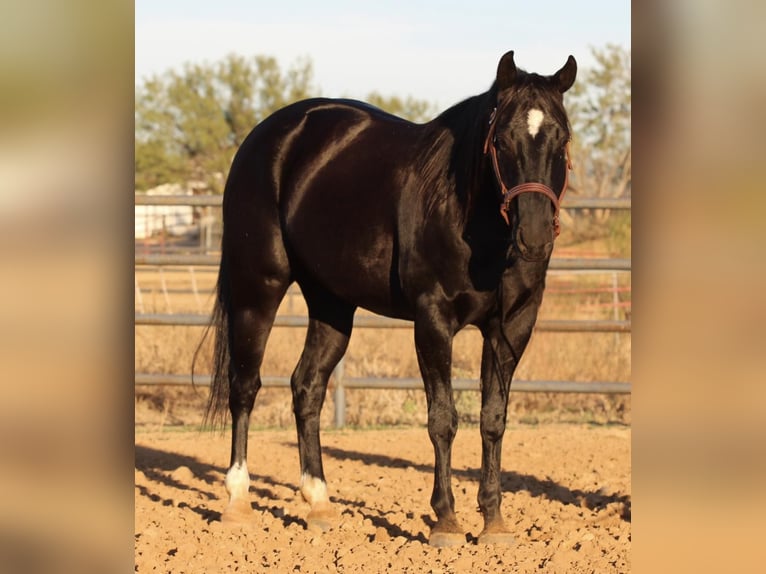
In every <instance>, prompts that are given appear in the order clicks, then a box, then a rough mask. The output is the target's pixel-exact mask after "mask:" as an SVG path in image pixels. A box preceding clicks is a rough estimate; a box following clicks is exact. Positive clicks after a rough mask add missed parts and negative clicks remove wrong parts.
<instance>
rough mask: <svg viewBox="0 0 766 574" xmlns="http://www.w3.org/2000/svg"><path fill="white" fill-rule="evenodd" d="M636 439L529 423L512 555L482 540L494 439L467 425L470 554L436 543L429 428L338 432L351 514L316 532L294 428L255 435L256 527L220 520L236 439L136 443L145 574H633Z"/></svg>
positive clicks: (342, 498)
mask: <svg viewBox="0 0 766 574" xmlns="http://www.w3.org/2000/svg"><path fill="white" fill-rule="evenodd" d="M630 437H631V431H630V428H629V427H625V426H585V425H519V426H515V427H510V428H509V429H508V431H507V433H506V438H505V441H504V446H503V469H504V472H503V476H502V485H503V491H504V497H503V514H504V516H505V518H506V523H507V524H508V526H510V527H511V529H512V531H513V533H514V536H515V538H516V541H515V544H514V545H512V546H502V547H498V546H483V545H478V544H477V543H476V536H477V535H478V533H479V532H480V531H481V528H482V520H481V515H480V514H479V512H478V508H477V503H476V495H477V492H478V479H479V466H480V452H481V446H480V440H479V430H478V428H475V427H474V428H461V429H460V431H459V432H458V435H457V438H456V440H455V445H454V450H453V490H454V494H455V499H456V509H457V514H458V518H459V520H460V521H461V523H462V525H463V527H464V529H465V531H466V543H465V545H463V546H458V547H450V548H432V547H430V546H428V544H427V537H428V532H429V527H430V525H431V524H432V523H433V516H434V514H433V511H432V510H431V508H430V506H429V498H430V495H431V487H432V476H433V474H432V472H433V471H432V468H433V466H432V465H433V450H432V448H431V444H430V442H429V439H428V433H427V431H426V429H425V428H409V429H389V430H364V431H352V430H343V431H335V430H327V431H324V432H323V435H322V443H323V452H324V464H325V473H326V475H327V478H328V481H329V485H328V486H329V490H330V497H331V500H332V501H333V502H335V503H336V507H337V510H338V512H339V514H340V523H339V526H338V527H337V528H336V529H335V530H333V531H331V532H328V533H324V534H315V533H313V532H311V531H309V530H307V529H306V523H305V520H304V519H305V516H306V514H307V513H308V504H307V503H305V502H304V501H303V499H302V498H301V495H300V494H299V493H298V490H297V487H298V480H299V467H298V452H297V445H296V439H295V433H294V431H282V430H280V431H255V432H251V434H250V448H249V470H250V475H251V486H250V496H251V504H252V507H253V516H252V520H251V521H250V523H248V524H247V525H245V526H236V527H232V526H229V525H226V524H222V523H221V522H220V513H221V511H222V510H223V508H224V506H225V503H226V492H225V490H224V486H223V478H224V473H225V472H226V465H227V463H228V456H229V439H228V435H221V434H218V433H208V432H198V431H196V430H194V431H166V432H162V433H160V432H154V431H153V432H148V431H142V430H138V431H137V433H136V455H135V458H136V462H135V564H136V568H135V570H136V572H174V573H183V572H205V573H208V572H340V573H344V572H364V573H365V574H372V573H375V572H432V573H442V574H446V573H452V572H472V573H476V572H500V571H507V572H562V573H564V572H566V573H579V572H587V573H591V572H597V573H604V572H629V571H630V565H631V560H630V545H631V487H630V473H631V459H630Z"/></svg>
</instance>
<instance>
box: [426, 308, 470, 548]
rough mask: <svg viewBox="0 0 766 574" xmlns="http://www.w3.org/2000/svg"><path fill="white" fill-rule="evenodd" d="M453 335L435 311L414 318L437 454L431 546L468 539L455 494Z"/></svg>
mask: <svg viewBox="0 0 766 574" xmlns="http://www.w3.org/2000/svg"><path fill="white" fill-rule="evenodd" d="M452 337H453V333H452V331H451V329H450V327H449V323H448V321H446V320H444V319H442V318H438V317H435V316H434V314H433V313H428V314H427V316H426V318H423V319H419V320H416V321H415V348H416V350H417V356H418V364H419V366H420V371H421V374H422V376H423V382H424V385H425V390H426V399H427V402H428V436H429V437H430V439H431V443H432V444H433V447H434V455H435V463H434V488H433V494H432V495H431V507H432V508H433V509H434V512H435V513H436V524H435V525H434V527H433V528H432V529H431V535H430V536H429V539H428V542H429V544H431V546H454V545H457V544H464V543H465V541H466V538H465V533H464V531H463V529H462V528H461V527H460V524H459V523H458V520H457V516H456V514H455V497H454V495H453V494H452V479H451V475H452V442H453V440H454V439H455V434H456V433H457V424H458V421H457V411H456V409H455V404H454V401H453V398H452V381H451V372H450V371H451V367H452Z"/></svg>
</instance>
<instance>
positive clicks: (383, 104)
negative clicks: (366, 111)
mask: <svg viewBox="0 0 766 574" xmlns="http://www.w3.org/2000/svg"><path fill="white" fill-rule="evenodd" d="M367 102H368V103H370V104H372V105H373V106H377V107H379V108H380V109H382V110H385V111H387V112H389V113H392V114H395V115H397V116H401V117H403V118H405V119H408V120H410V121H412V122H426V121H428V120H430V119H432V118H433V117H434V116H435V115H436V106H435V105H434V104H432V103H430V102H427V101H425V100H418V99H415V98H413V97H412V96H407V97H406V98H405V99H402V98H400V97H399V96H388V97H386V96H383V95H381V94H380V93H379V92H371V93H370V94H368V96H367Z"/></svg>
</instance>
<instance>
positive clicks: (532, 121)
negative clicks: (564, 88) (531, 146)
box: [527, 108, 543, 137]
mask: <svg viewBox="0 0 766 574" xmlns="http://www.w3.org/2000/svg"><path fill="white" fill-rule="evenodd" d="M541 123H543V112H541V111H540V110H538V109H536V108H535V109H531V110H529V112H527V127H528V128H529V135H531V136H532V137H535V136H536V135H537V132H539V131H540V124H541Z"/></svg>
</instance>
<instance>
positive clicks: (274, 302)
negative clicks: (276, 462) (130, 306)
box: [221, 285, 286, 523]
mask: <svg viewBox="0 0 766 574" xmlns="http://www.w3.org/2000/svg"><path fill="white" fill-rule="evenodd" d="M285 291H286V285H280V286H279V287H278V288H275V289H271V290H270V292H265V291H264V290H262V291H261V293H260V295H261V296H260V297H258V298H257V299H258V301H259V304H258V305H257V306H248V307H243V308H241V309H238V310H236V311H234V312H232V313H231V315H230V318H229V320H230V347H229V348H230V353H231V359H230V363H229V411H230V412H231V418H232V435H231V459H230V461H231V462H230V466H229V470H228V472H227V473H226V479H225V481H224V484H225V486H226V491H227V493H228V495H229V503H228V505H227V507H226V509H225V510H224V511H223V513H222V514H221V521H222V522H228V523H243V522H247V521H249V520H250V518H251V517H252V507H251V505H250V500H249V496H248V491H249V487H250V475H249V473H248V470H247V433H248V427H249V423H250V413H251V412H252V410H253V406H254V404H255V399H256V396H257V395H258V391H259V390H260V388H261V374H260V368H261V363H262V362H263V353H264V349H265V347H266V341H267V339H268V336H269V333H270V331H271V327H272V325H273V323H274V317H275V316H276V311H277V308H278V306H279V303H280V301H281V299H282V297H283V296H284V293H285Z"/></svg>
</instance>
